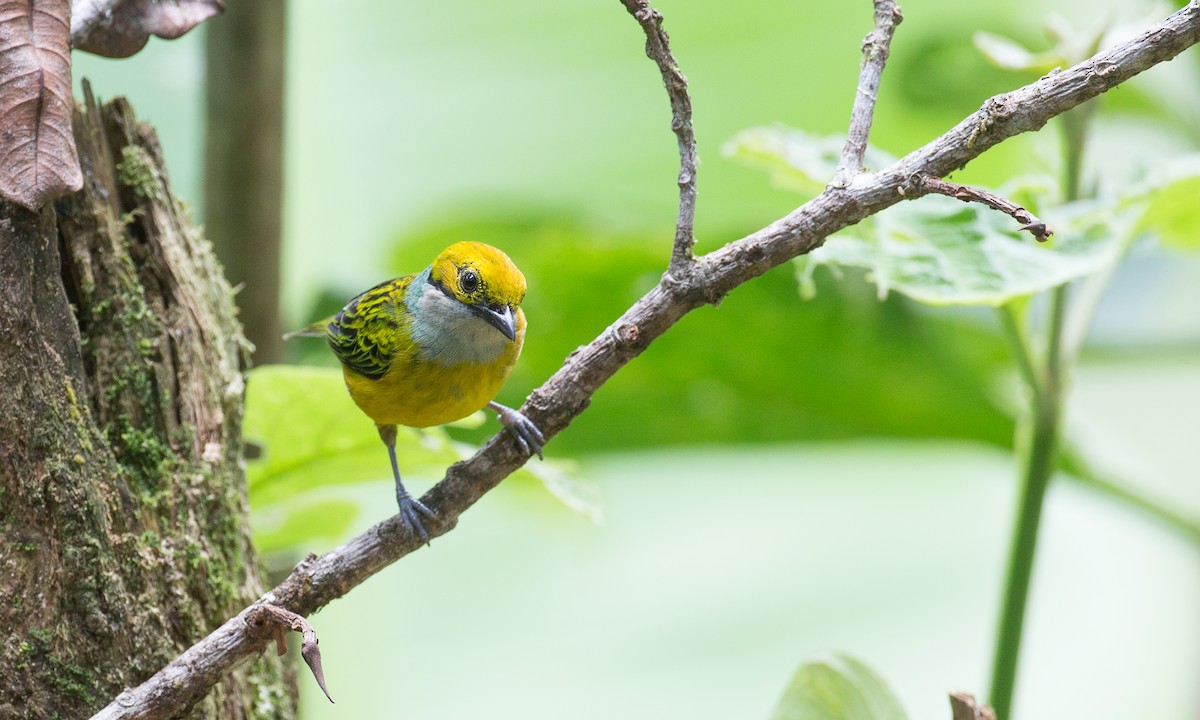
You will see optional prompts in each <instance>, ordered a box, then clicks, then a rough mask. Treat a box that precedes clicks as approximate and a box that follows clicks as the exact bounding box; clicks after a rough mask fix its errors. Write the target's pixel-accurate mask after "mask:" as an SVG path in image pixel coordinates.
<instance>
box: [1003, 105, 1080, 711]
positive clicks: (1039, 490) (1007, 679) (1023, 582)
mask: <svg viewBox="0 0 1200 720" xmlns="http://www.w3.org/2000/svg"><path fill="white" fill-rule="evenodd" d="M1094 110H1095V106H1094V105H1093V104H1091V103H1088V104H1085V105H1081V106H1079V107H1077V108H1074V109H1072V110H1069V111H1067V112H1066V113H1063V115H1062V132H1063V199H1064V200H1065V201H1066V202H1072V201H1075V200H1078V199H1079V198H1080V197H1082V195H1083V188H1082V172H1083V150H1084V146H1085V144H1086V142H1087V131H1088V125H1089V121H1090V120H1091V116H1092V113H1093V112H1094ZM1067 294H1068V293H1067V286H1066V285H1060V286H1058V287H1056V288H1054V290H1053V292H1052V294H1051V298H1050V318H1049V323H1048V325H1047V328H1046V352H1045V356H1044V357H1043V358H1042V365H1041V366H1040V367H1039V366H1038V365H1037V363H1036V361H1035V360H1034V357H1033V354H1032V353H1031V352H1030V348H1029V344H1028V342H1026V337H1025V334H1024V333H1023V332H1022V331H1021V328H1020V327H1019V326H1018V325H1017V323H1016V319H1015V317H1014V316H1013V314H1012V311H1011V309H1010V308H1005V309H1004V312H1005V314H1004V315H1002V320H1003V321H1004V322H1003V326H1004V330H1005V333H1006V334H1007V335H1008V336H1009V340H1010V343H1011V344H1012V347H1013V350H1014V359H1015V360H1016V361H1017V364H1018V366H1019V368H1020V369H1021V373H1022V377H1023V378H1024V380H1025V383H1026V385H1027V386H1028V387H1029V391H1030V398H1031V402H1030V405H1031V407H1030V408H1029V410H1028V411H1027V413H1026V416H1025V417H1024V418H1023V419H1022V421H1021V424H1020V427H1019V429H1018V435H1017V453H1018V456H1019V457H1020V458H1021V460H1022V467H1021V494H1020V498H1019V499H1018V507H1017V519H1016V525H1015V527H1014V528H1013V534H1012V543H1011V545H1010V547H1009V554H1008V570H1007V573H1006V579H1005V583H1004V600H1003V607H1002V608H1001V610H1000V623H999V626H998V627H997V629H996V654H995V656H994V657H993V659H992V683H991V693H990V703H991V706H992V707H993V708H994V709H995V710H996V718H997V720H1009V718H1010V717H1011V716H1012V702H1013V694H1014V691H1015V689H1016V683H1017V664H1018V661H1019V659H1020V651H1021V634H1022V631H1023V629H1024V626H1025V606H1026V604H1027V601H1028V599H1029V583H1030V579H1031V578H1032V577H1033V559H1034V551H1035V550H1036V548H1037V539H1038V529H1039V526H1040V525H1041V519H1042V503H1043V501H1044V500H1045V498H1046V488H1047V487H1048V486H1049V484H1050V476H1051V475H1053V474H1054V469H1055V454H1056V452H1057V449H1058V441H1059V435H1060V433H1061V428H1060V425H1061V421H1062V402H1063V374H1064V356H1063V332H1064V326H1065V324H1066V321H1065V318H1066V314H1067Z"/></svg>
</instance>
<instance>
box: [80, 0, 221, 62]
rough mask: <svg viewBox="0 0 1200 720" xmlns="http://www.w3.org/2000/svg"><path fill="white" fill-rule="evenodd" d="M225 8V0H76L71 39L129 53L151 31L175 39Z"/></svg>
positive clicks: (106, 51)
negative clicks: (168, 0)
mask: <svg viewBox="0 0 1200 720" xmlns="http://www.w3.org/2000/svg"><path fill="white" fill-rule="evenodd" d="M224 9H225V3H224V2H223V0H171V2H162V1H161V0H75V3H74V17H73V18H72V20H71V41H72V43H73V44H74V46H75V48H76V49H77V50H85V51H87V52H90V53H94V54H96V55H103V56H104V57H111V58H122V57H129V56H130V55H133V54H134V53H136V52H138V51H139V50H141V49H142V48H143V47H145V46H146V43H147V42H148V41H149V40H150V36H151V35H155V36H157V37H160V38H164V39H166V40H174V39H175V38H177V37H179V36H181V35H183V34H184V33H186V32H187V31H188V30H191V29H192V28H194V27H196V26H197V25H199V24H200V23H202V22H204V21H205V20H207V19H209V18H210V17H212V16H214V15H217V14H219V13H220V12H222V11H223V10H224Z"/></svg>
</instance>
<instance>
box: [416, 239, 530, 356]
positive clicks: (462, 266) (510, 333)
mask: <svg viewBox="0 0 1200 720" xmlns="http://www.w3.org/2000/svg"><path fill="white" fill-rule="evenodd" d="M429 282H430V283H431V284H432V285H433V286H435V287H436V288H438V289H439V290H441V291H442V292H443V293H445V294H446V295H448V296H449V297H451V298H453V299H454V300H457V301H458V302H459V303H462V305H464V306H466V307H468V308H470V309H471V310H472V312H473V313H474V314H475V316H477V317H479V318H480V319H482V320H484V321H486V322H487V323H488V324H490V325H492V326H493V327H495V328H496V329H497V330H499V331H500V332H501V333H503V334H504V336H505V337H507V338H508V339H509V340H515V339H516V333H517V332H518V330H519V329H520V327H518V326H519V325H522V324H523V321H521V320H520V317H521V316H520V307H521V301H522V300H524V299H525V276H524V275H522V274H521V271H520V270H518V269H517V266H516V265H514V264H513V261H512V260H510V259H509V258H508V256H507V255H505V254H504V253H503V252H501V251H500V250H498V249H496V248H494V247H492V246H491V245H485V244H484V243H479V242H458V243H454V244H453V245H451V246H450V247H448V248H446V249H445V250H443V251H442V252H441V254H440V255H438V256H437V259H436V260H434V261H433V264H432V265H430V267H429ZM434 314H439V315H440V314H441V313H434Z"/></svg>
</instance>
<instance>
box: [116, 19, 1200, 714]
mask: <svg viewBox="0 0 1200 720" xmlns="http://www.w3.org/2000/svg"><path fill="white" fill-rule="evenodd" d="M1197 42H1200V0H1192V2H1191V3H1189V4H1188V5H1187V6H1186V7H1185V8H1183V9H1181V10H1179V11H1178V12H1176V13H1175V14H1173V15H1171V16H1170V17H1169V18H1167V19H1166V20H1164V21H1163V22H1161V23H1159V24H1157V25H1155V26H1153V27H1151V28H1150V29H1148V30H1147V31H1145V32H1144V33H1142V34H1141V35H1139V36H1137V37H1136V38H1133V39H1131V40H1128V41H1126V42H1124V43H1121V44H1120V45H1117V46H1115V47H1113V48H1111V49H1109V50H1106V51H1104V52H1102V53H1098V54H1097V55H1095V56H1094V57H1092V58H1090V59H1088V60H1086V61H1084V62H1083V63H1080V64H1079V65H1076V66H1074V67H1072V68H1068V69H1066V70H1063V71H1061V72H1058V73H1053V74H1050V75H1047V76H1046V77H1044V78H1042V79H1040V80H1038V81H1037V82H1034V83H1032V84H1030V85H1027V86H1025V87H1023V88H1021V89H1019V90H1015V91H1013V92H1011V93H1008V94H1006V95H1000V96H996V97H994V98H991V99H990V100H988V101H987V102H986V103H985V104H984V106H983V108H981V109H980V110H979V111H977V112H975V113H973V114H972V115H971V116H970V117H968V118H966V119H965V120H963V121H962V122H961V123H959V124H958V125H957V126H955V127H954V128H952V129H950V130H949V131H948V132H946V133H945V134H944V135H942V136H941V137H939V138H937V139H935V140H933V141H932V142H930V143H929V144H928V145H926V146H925V147H922V148H920V149H918V150H915V151H913V152H912V153H909V154H908V155H907V156H905V157H904V158H902V159H901V160H899V161H897V162H896V163H895V164H893V165H892V166H890V167H888V168H885V169H883V170H880V171H879V172H875V173H872V174H871V175H869V176H863V177H861V178H860V179H859V181H858V182H855V183H852V184H850V185H848V186H847V187H843V188H835V187H830V188H828V189H826V191H825V192H823V193H821V195H819V196H817V197H816V198H813V199H812V200H810V201H809V202H807V203H805V204H804V205H802V206H801V207H799V208H797V209H796V210H794V211H792V212H791V213H789V214H788V215H786V216H785V217H783V218H780V219H779V220H776V221H775V222H773V223H771V224H770V225H768V226H766V227H764V228H762V229H761V230H758V231H756V232H754V233H751V234H750V235H747V236H745V237H743V238H741V239H739V240H735V241H733V242H731V243H729V244H727V245H725V246H724V247H722V248H720V249H718V250H716V251H714V252H712V253H709V254H708V255H705V256H703V257H701V258H698V260H697V262H696V263H695V267H694V269H693V271H692V272H688V273H686V274H685V275H683V276H681V278H678V279H676V280H673V281H671V282H668V281H666V280H665V279H664V281H663V282H660V283H659V284H658V285H656V286H655V287H653V288H651V290H650V291H649V292H648V293H646V295H644V296H643V297H642V298H641V299H640V300H638V301H637V302H635V303H634V304H633V306H632V307H630V308H629V309H628V310H627V311H626V312H625V314H623V315H622V316H621V317H620V318H618V319H617V320H616V321H615V322H613V324H612V325H610V326H609V327H608V328H607V329H606V330H604V331H603V332H602V333H601V334H600V335H599V336H598V337H597V338H596V339H594V340H592V341H591V342H590V343H588V344H587V345H584V346H582V347H580V348H579V349H577V350H576V351H575V352H573V353H571V355H570V356H569V357H568V358H567V360H566V362H564V363H563V366H562V367H561V368H559V370H558V371H557V372H556V373H555V374H554V375H553V376H551V377H550V379H548V380H547V381H546V382H545V383H544V384H543V385H542V386H541V387H540V388H538V389H537V390H535V391H534V392H533V393H532V394H531V395H530V396H529V399H528V400H527V401H526V403H525V405H524V406H523V407H522V408H521V411H522V412H523V413H524V414H525V415H526V416H527V417H529V418H530V419H531V420H533V421H534V422H535V423H537V425H538V427H540V428H541V429H542V431H543V433H544V434H545V435H546V437H547V438H551V437H553V436H554V435H556V434H558V433H560V432H562V430H563V429H564V428H566V427H567V425H568V424H570V422H571V421H572V420H574V419H575V418H576V417H577V416H578V415H579V414H580V413H581V412H583V411H584V410H585V409H586V408H587V406H588V404H589V402H590V401H591V397H592V395H593V394H594V393H595V392H596V390H597V389H598V388H599V387H600V386H601V385H603V384H604V383H605V382H606V381H607V380H608V379H609V378H610V377H612V376H613V375H614V374H615V373H616V372H617V371H618V370H620V369H621V368H622V367H624V366H625V365H626V364H627V363H628V362H629V361H630V360H632V359H633V358H634V357H636V356H637V355H638V354H640V353H641V352H642V351H643V350H645V349H646V348H647V347H648V346H649V345H650V343H652V342H653V341H654V340H655V339H657V338H658V337H659V336H660V335H662V334H663V333H664V332H666V331H667V330H668V329H670V328H671V326H672V325H674V324H675V323H676V322H677V321H678V320H679V319H680V318H681V317H683V316H684V315H686V314H687V313H688V312H690V311H692V310H694V309H696V308H698V307H701V306H702V305H705V304H706V303H710V302H714V301H716V300H718V299H720V298H721V297H723V296H724V295H725V294H727V293H728V292H730V291H731V290H733V289H734V288H735V287H737V286H738V285H741V284H742V283H744V282H746V281H748V280H751V279H753V278H755V277H758V276H759V275H762V274H763V273H765V272H767V271H768V270H770V269H771V268H774V267H778V266H779V265H781V264H783V263H784V262H787V261H788V260H790V259H792V258H794V257H796V256H797V255H801V254H803V253H806V252H809V251H811V250H813V249H814V248H817V247H820V245H821V244H822V243H823V242H824V240H825V238H826V237H828V236H829V235H831V234H833V233H835V232H837V231H839V230H842V229H844V228H846V227H849V226H850V225H853V224H854V223H857V222H859V221H860V220H862V219H863V218H865V217H868V216H870V215H873V214H875V213H878V212H879V211H881V210H883V209H885V208H888V207H890V206H892V205H894V204H896V203H897V202H900V201H901V200H902V199H903V198H902V197H901V195H900V193H899V189H900V188H901V187H902V186H904V185H905V184H906V183H908V182H909V181H910V180H909V179H910V178H911V177H912V176H913V174H914V173H918V172H925V173H928V174H930V175H934V176H938V177H941V176H944V175H946V174H948V173H950V172H952V171H953V170H955V169H957V168H959V167H962V166H963V165H965V164H967V163H968V162H969V161H971V160H972V159H974V158H976V157H978V156H979V155H980V154H981V153H983V152H984V151H985V150H987V149H988V148H991V147H992V146H993V145H996V144H998V143H1000V142H1002V141H1004V140H1006V139H1008V138H1010V137H1013V136H1015V135H1019V134H1021V133H1025V132H1029V131H1032V130H1036V129H1038V128H1041V127H1042V126H1043V125H1045V124H1046V123H1047V122H1049V120H1050V119H1051V118H1053V117H1055V116H1057V115H1060V114H1062V113H1063V112H1065V111H1067V110H1069V109H1070V108H1072V107H1075V106H1077V105H1079V104H1080V103H1083V102H1086V101H1087V100H1090V99H1092V98H1094V97H1096V96H1097V95H1100V94H1101V93H1103V92H1105V91H1107V90H1109V89H1111V88H1113V87H1115V86H1116V85H1118V84H1120V83H1123V82H1125V81H1127V80H1129V79H1130V78H1132V77H1133V76H1134V75H1137V74H1138V73H1140V72H1142V71H1144V70H1146V69H1147V68H1150V67H1152V66H1154V65H1157V64H1158V63H1161V62H1165V61H1167V60H1170V59H1171V58H1173V57H1175V56H1176V55H1178V54H1179V53H1181V52H1183V51H1184V50H1186V49H1187V48H1189V47H1191V46H1192V45H1195V44H1196V43H1197ZM668 285H670V287H668ZM526 460H528V454H527V453H524V452H522V451H521V450H520V448H519V447H518V446H517V441H516V440H514V439H513V438H512V437H511V435H510V434H509V433H506V432H505V433H499V434H497V435H495V436H493V437H492V438H491V439H490V440H489V441H488V442H487V443H486V444H485V445H484V446H483V447H482V448H481V449H480V450H479V452H477V453H476V454H475V455H474V456H472V457H471V458H469V459H467V460H464V461H462V462H459V463H455V464H454V465H452V466H451V467H450V468H449V470H447V472H446V477H445V479H443V480H442V481H441V482H440V483H438V484H437V485H436V486H434V487H433V489H431V490H430V491H429V492H428V493H426V494H425V495H424V497H422V498H421V500H422V502H424V503H425V505H426V506H428V507H429V508H430V509H432V510H433V511H434V512H435V513H436V514H437V516H438V522H437V523H434V524H431V525H430V526H428V527H427V529H428V530H429V535H430V537H437V536H439V535H442V534H444V533H446V532H448V531H449V530H450V529H451V528H452V527H453V526H454V524H455V523H456V522H457V520H458V517H459V515H461V514H462V513H463V512H464V511H465V510H466V509H467V508H469V507H470V506H471V505H473V504H474V503H475V502H477V501H478V500H479V499H480V498H481V497H482V496H483V495H484V494H485V493H487V492H488V491H489V490H491V489H492V488H494V487H495V486H496V485H498V484H499V483H500V481H501V480H503V479H504V478H505V477H507V476H508V475H509V474H510V473H512V472H513V471H514V470H516V469H517V468H518V467H520V466H521V465H522V464H523V463H524V462H525V461H526ZM420 546H421V543H420V541H419V540H418V539H417V538H416V537H415V536H413V535H412V534H411V533H409V532H407V531H406V530H405V529H404V526H403V524H402V522H401V521H400V520H399V519H397V518H396V517H393V518H389V519H388V520H385V521H383V522H381V523H379V524H378V525H375V526H374V527H372V528H370V529H368V530H367V531H365V532H364V533H362V534H361V535H358V536H356V537H354V538H352V539H350V540H349V541H348V542H346V543H345V544H343V545H341V546H339V547H337V548H334V549H333V550H331V551H329V552H327V553H325V554H324V555H322V556H320V557H318V558H313V559H311V560H309V561H306V562H304V563H301V565H300V566H298V567H297V568H296V569H295V570H294V571H293V572H292V574H291V575H289V576H288V577H287V579H285V580H284V581H283V582H282V583H280V584H279V585H278V586H277V587H276V588H275V589H274V590H273V591H272V593H271V594H272V596H273V598H274V600H273V602H274V604H276V605H279V606H281V607H286V608H288V609H290V610H292V611H294V612H298V613H302V614H306V615H307V614H311V613H312V612H313V611H315V610H317V609H318V608H321V607H324V606H325V605H328V604H329V603H330V602H332V601H333V600H335V599H337V598H339V597H341V596H342V595H345V594H346V593H347V592H349V591H350V590H351V589H353V588H354V587H356V586H358V585H359V584H360V583H362V582H363V581H365V580H366V579H367V578H369V577H370V576H372V575H374V574H375V573H377V572H379V571H380V570H382V569H383V568H385V567H387V566H388V565H390V564H392V563H393V562H395V561H396V560H398V559H400V558H401V557H403V556H405V555H407V554H408V553H410V552H412V551H413V550H416V549H418V548H419V547H420ZM251 610H252V608H247V609H246V610H243V611H242V613H239V615H238V616H237V617H235V618H233V619H232V620H229V621H227V622H226V623H225V624H224V625H222V626H221V627H219V628H217V629H216V630H214V631H213V632H212V633H210V634H209V635H208V636H207V637H205V638H203V639H201V640H200V641H198V642H197V643H196V644H195V645H193V646H192V647H191V648H189V649H188V650H186V651H184V653H183V654H182V655H180V656H179V657H178V658H176V659H175V660H172V661H171V662H170V663H168V664H167V666H166V667H164V668H163V669H162V670H160V671H159V672H158V673H156V674H155V675H154V676H153V677H151V678H150V679H148V680H147V681H146V682H144V683H142V685H140V686H139V687H138V688H136V689H135V690H133V691H126V692H125V693H122V694H121V695H120V696H118V697H117V699H116V700H114V701H113V703H112V704H110V705H109V706H108V707H107V708H105V709H104V710H102V711H101V712H100V713H98V714H97V715H96V716H95V718H94V720H96V719H104V720H111V719H115V718H123V719H131V718H143V719H147V720H160V719H165V718H170V717H175V716H177V715H179V714H180V713H181V712H182V711H183V710H184V709H186V708H187V707H189V704H190V703H194V702H196V701H197V700H198V699H199V698H200V697H202V696H203V694H204V693H205V692H207V691H208V689H209V688H210V687H212V685H213V684H215V683H216V682H217V681H218V680H219V679H220V678H221V676H222V675H223V674H224V673H226V672H228V671H229V670H230V669H232V668H233V667H234V666H235V665H236V664H237V663H239V662H241V661H243V660H245V659H246V658H248V657H249V656H250V655H252V654H254V653H255V652H258V651H259V650H260V649H261V648H262V647H263V646H264V645H265V644H266V643H267V642H268V641H269V638H267V637H262V636H261V634H256V633H252V632H250V631H249V629H248V628H247V626H246V624H245V622H244V617H245V615H246V614H247V613H249V612H250V611H251ZM133 693H138V694H139V696H140V697H151V698H153V705H150V704H146V703H136V702H129V701H128V699H129V698H130V697H132V695H133Z"/></svg>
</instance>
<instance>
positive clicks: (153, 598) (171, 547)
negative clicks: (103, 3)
mask: <svg viewBox="0 0 1200 720" xmlns="http://www.w3.org/2000/svg"><path fill="white" fill-rule="evenodd" d="M75 134H76V142H77V144H78V147H79V152H80V157H81V162H82V165H83V168H84V187H83V189H82V190H81V191H80V192H78V193H75V194H72V195H70V196H67V197H65V198H63V199H60V200H59V201H57V202H56V203H55V204H54V206H53V208H45V209H43V210H42V211H41V212H39V213H33V212H30V211H28V210H25V209H23V208H20V207H17V206H15V205H10V204H3V205H0V332H2V333H3V337H4V340H5V342H3V343H0V598H3V601H2V602H0V677H3V678H4V679H5V682H4V683H3V684H2V685H0V688H2V689H0V720H4V719H6V718H18V717H21V718H25V717H28V718H56V717H59V718H67V717H71V718H74V717H87V716H89V715H90V714H91V713H92V712H93V711H95V710H98V709H99V708H101V707H103V706H104V705H105V704H107V702H108V701H109V700H111V699H112V698H113V697H114V696H116V695H117V694H118V693H120V692H121V690H122V689H124V688H125V687H129V686H133V685H136V684H138V683H140V682H141V681H143V680H145V679H146V678H147V677H149V676H150V675H151V674H153V673H154V672H155V671H156V670H158V669H159V668H160V667H161V666H162V665H163V664H164V663H166V662H167V661H169V660H170V659H171V658H173V657H175V656H176V655H177V654H178V653H179V652H180V651H181V650H183V649H185V648H187V647H188V646H190V645H191V644H192V643H193V642H195V641H196V640H197V639H198V638H200V637H202V636H203V635H204V634H205V633H207V632H208V631H210V630H211V629H212V628H214V627H216V626H218V625H219V624H220V623H222V622H223V621H224V620H225V619H226V618H228V617H229V616H231V615H234V614H236V613H237V612H238V611H239V610H240V609H241V608H242V607H244V606H245V605H247V604H248V603H250V602H252V601H253V600H254V599H255V598H256V597H257V596H258V595H259V594H261V592H262V585H261V581H260V567H259V562H258V559H257V556H256V555H255V552H254V548H253V546H252V543H251V539H250V534H249V530H248V526H247V508H246V496H245V481H244V477H243V471H242V461H241V457H242V447H241V420H242V388H243V383H242V377H243V375H242V373H243V371H244V370H245V367H246V365H247V357H248V353H247V348H248V346H247V344H246V342H245V340H244V338H243V336H242V332H241V328H240V325H239V324H238V321H237V317H236V310H235V308H234V305H233V301H232V291H231V289H230V288H229V285H228V284H227V283H226V282H225V280H224V278H223V276H222V273H221V269H220V268H219V267H218V265H217V263H216V261H215V259H214V257H213V254H212V252H211V249H210V248H209V246H208V243H207V242H206V241H205V240H204V239H203V238H202V237H201V236H200V233H199V232H198V230H197V229H196V227H195V226H194V224H193V223H192V222H191V219H190V218H189V217H188V215H187V213H186V211H185V210H184V209H183V207H182V205H181V204H180V203H179V202H178V201H177V200H176V199H175V198H174V196H173V195H172V194H171V190H170V186H169V183H168V180H167V174H166V171H165V169H164V167H163V163H162V157H161V152H160V149H159V147H158V143H157V140H156V138H155V136H154V133H153V132H152V131H151V130H150V129H149V128H147V127H146V126H144V125H141V124H139V123H138V122H137V121H136V119H135V117H134V115H133V112H132V110H131V108H130V107H129V106H128V104H127V103H125V102H123V101H121V100H117V101H114V102H112V103H109V104H107V105H104V106H102V107H100V106H97V105H96V103H95V102H94V101H93V100H92V98H91V96H90V93H88V97H87V105H86V107H83V108H79V109H78V110H77V111H76V114H75ZM284 675H285V673H284V669H283V666H282V663H281V662H280V661H279V660H278V659H277V658H275V657H274V656H273V655H262V656H260V657H258V658H256V659H255V660H254V661H253V662H250V663H247V664H246V665H244V666H243V667H242V668H241V670H240V671H239V672H238V673H235V674H234V675H232V676H230V677H229V678H227V679H226V680H224V681H223V682H222V683H221V684H220V685H219V686H218V687H217V688H216V689H214V691H213V692H212V693H210V694H209V695H207V696H206V697H204V698H203V699H202V700H200V701H199V702H198V703H197V704H196V705H195V706H194V707H193V708H192V709H191V710H190V711H189V714H188V717H212V718H251V717H254V718H259V717H270V718H290V717H293V716H294V712H295V707H294V706H295V703H294V697H293V694H292V693H291V691H290V690H289V688H288V683H286V682H285V680H284Z"/></svg>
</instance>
